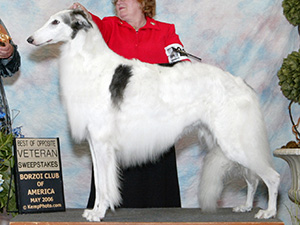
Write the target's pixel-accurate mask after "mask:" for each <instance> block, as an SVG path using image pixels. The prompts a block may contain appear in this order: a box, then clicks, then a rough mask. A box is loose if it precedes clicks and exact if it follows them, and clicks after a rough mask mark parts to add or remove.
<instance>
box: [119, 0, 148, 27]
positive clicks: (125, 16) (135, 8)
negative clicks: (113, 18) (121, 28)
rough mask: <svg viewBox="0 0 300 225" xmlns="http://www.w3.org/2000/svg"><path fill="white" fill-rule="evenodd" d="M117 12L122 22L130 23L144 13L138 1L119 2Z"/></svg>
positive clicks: (121, 0)
mask: <svg viewBox="0 0 300 225" xmlns="http://www.w3.org/2000/svg"><path fill="white" fill-rule="evenodd" d="M116 12H117V16H118V17H119V18H120V19H121V20H124V21H126V22H128V21H130V20H132V19H133V18H134V17H136V16H137V15H139V14H140V13H142V7H141V3H139V2H138V0H118V1H117V3H116Z"/></svg>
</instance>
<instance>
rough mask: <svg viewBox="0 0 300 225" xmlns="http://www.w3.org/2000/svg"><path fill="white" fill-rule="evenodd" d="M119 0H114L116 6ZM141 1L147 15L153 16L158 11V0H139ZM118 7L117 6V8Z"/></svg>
mask: <svg viewBox="0 0 300 225" xmlns="http://www.w3.org/2000/svg"><path fill="white" fill-rule="evenodd" d="M117 1H118V0H112V3H113V4H114V6H116V4H117ZM137 1H138V2H139V3H141V6H142V11H143V13H144V14H145V16H148V17H150V18H153V17H154V16H155V13H156V1H155V0H137ZM115 9H116V8H115Z"/></svg>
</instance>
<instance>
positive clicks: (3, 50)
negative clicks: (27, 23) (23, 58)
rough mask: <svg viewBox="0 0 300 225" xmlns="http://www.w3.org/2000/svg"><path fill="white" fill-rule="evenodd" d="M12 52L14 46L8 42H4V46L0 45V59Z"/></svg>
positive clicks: (5, 57) (7, 56)
mask: <svg viewBox="0 0 300 225" xmlns="http://www.w3.org/2000/svg"><path fill="white" fill-rule="evenodd" d="M13 52H14V47H13V46H12V45H11V44H10V43H9V42H5V46H1V45H0V59H7V58H9V57H10V56H11V55H12V54H13Z"/></svg>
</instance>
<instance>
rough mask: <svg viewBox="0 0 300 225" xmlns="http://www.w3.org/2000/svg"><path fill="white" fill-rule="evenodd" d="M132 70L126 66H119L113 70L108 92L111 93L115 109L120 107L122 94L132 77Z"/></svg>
mask: <svg viewBox="0 0 300 225" xmlns="http://www.w3.org/2000/svg"><path fill="white" fill-rule="evenodd" d="M132 75H133V74H132V68H131V66H127V65H119V66H118V67H117V68H116V69H115V73H114V75H113V78H112V81H111V83H110V85H109V91H110V93H111V100H112V102H113V104H114V105H115V106H116V107H118V108H119V107H120V104H121V102H122V101H123V97H124V92H125V88H126V86H127V84H128V83H129V79H130V77H131V76H132Z"/></svg>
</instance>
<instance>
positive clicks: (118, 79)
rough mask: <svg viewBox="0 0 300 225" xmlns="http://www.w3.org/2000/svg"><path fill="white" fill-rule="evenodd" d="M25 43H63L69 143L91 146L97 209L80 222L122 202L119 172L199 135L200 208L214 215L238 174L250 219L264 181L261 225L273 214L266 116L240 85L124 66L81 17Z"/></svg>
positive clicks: (192, 73)
mask: <svg viewBox="0 0 300 225" xmlns="http://www.w3.org/2000/svg"><path fill="white" fill-rule="evenodd" d="M28 42H29V43H31V44H34V45H37V46H39V45H45V44H50V43H57V42H64V44H63V45H62V49H61V56H60V74H61V75H60V85H61V93H62V97H63V100H64V103H65V105H66V109H67V113H68V118H69V122H70V127H71V132H72V136H73V137H74V138H75V139H76V140H77V141H81V140H84V139H87V140H88V142H89V145H90V150H91V155H92V160H93V166H94V170H95V186H96V201H95V206H94V208H93V209H92V210H85V211H84V214H83V216H84V217H86V218H87V219H88V220H90V221H99V220H100V219H101V218H103V217H104V216H105V212H106V210H107V209H108V208H109V207H110V208H111V209H114V207H115V206H118V204H119V203H120V201H121V197H120V190H119V174H118V168H119V167H126V166H129V165H134V164H142V163H144V162H146V161H149V160H155V159H157V158H158V157H159V156H160V155H162V154H163V153H164V152H165V151H166V149H168V148H169V147H170V146H171V145H173V144H174V143H175V141H176V140H177V139H178V138H179V137H181V136H182V135H183V134H185V133H187V132H189V131H191V130H193V129H197V130H198V131H199V132H198V134H199V135H198V136H199V141H200V142H203V140H206V144H207V146H208V153H207V155H206V158H205V160H204V165H203V169H202V170H203V174H202V177H201V182H200V183H201V184H200V187H199V201H200V205H201V208H202V209H203V210H206V211H211V210H215V209H216V207H217V200H218V198H219V197H220V195H221V192H222V190H223V181H222V180H223V178H224V176H225V174H226V173H227V172H228V171H229V170H231V169H232V168H236V167H238V168H239V171H242V172H243V176H244V177H245V179H246V182H247V184H248V193H247V200H246V203H245V204H244V205H242V206H239V207H236V208H234V209H233V210H234V211H235V212H245V211H250V210H251V209H252V205H253V198H254V194H255V191H256V188H257V185H258V181H259V178H261V179H262V180H263V181H264V182H265V184H266V186H267V187H268V192H269V202H268V208H267V209H266V210H260V211H259V212H258V213H257V214H256V217H257V218H266V219H267V218H270V217H274V216H275V215H276V206H277V203H276V202H277V192H278V186H279V182H280V177H279V174H278V173H277V172H276V171H275V170H274V168H273V164H272V156H271V152H270V148H269V143H268V138H267V134H266V128H265V124H264V120H263V115H262V112H261V110H260V106H259V101H258V98H257V96H256V94H255V93H254V91H253V90H252V89H251V88H250V87H249V86H248V85H247V84H245V82H244V81H243V80H242V79H241V78H238V77H234V76H232V75H231V74H229V73H227V72H224V71H223V70H221V69H219V68H216V67H214V66H211V65H207V64H204V63H191V62H182V63H177V64H176V65H174V66H173V67H164V66H161V65H152V64H147V63H142V62H140V61H138V60H127V59H125V58H123V57H121V56H119V55H117V54H115V53H114V52H113V51H111V50H110V49H109V48H108V46H107V45H106V43H105V42H104V40H103V38H102V36H101V33H100V32H99V30H98V28H97V26H96V25H95V24H94V23H93V21H90V20H89V19H88V17H87V15H86V14H85V13H84V12H83V11H78V10H75V11H74V10H64V11H61V12H58V13H57V14H55V15H53V16H52V17H51V18H50V20H49V21H48V22H47V23H46V24H45V25H44V26H43V27H41V28H40V29H39V30H37V31H36V32H35V33H34V34H33V35H32V36H31V37H29V38H28Z"/></svg>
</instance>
